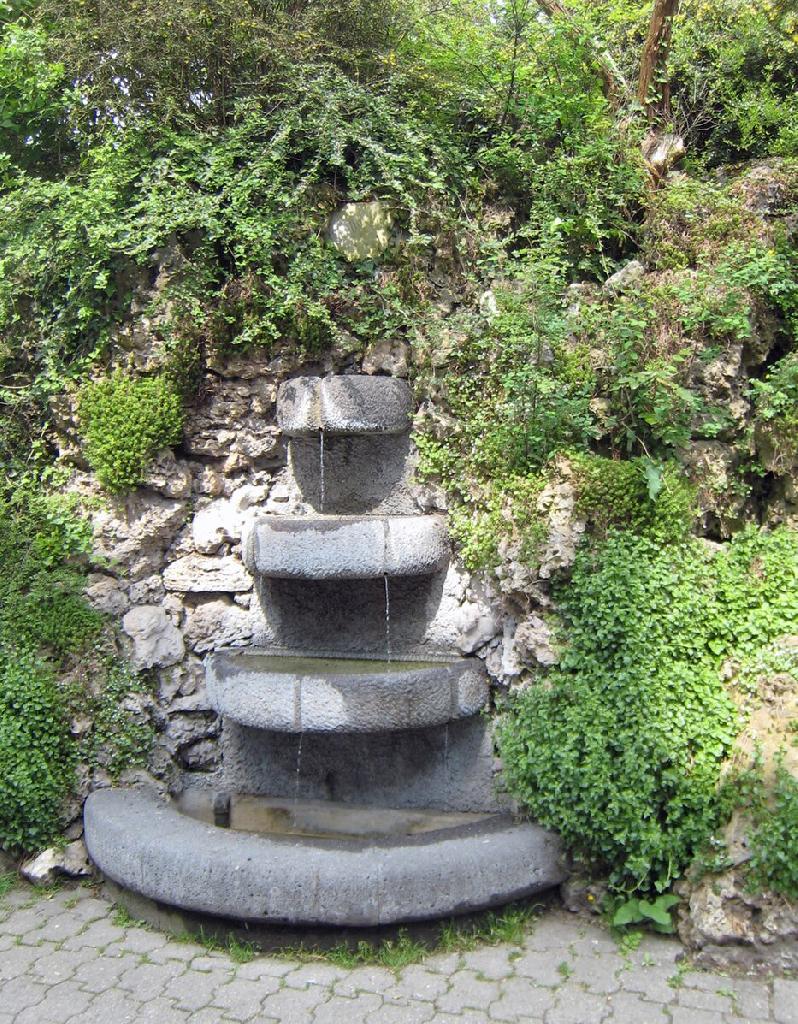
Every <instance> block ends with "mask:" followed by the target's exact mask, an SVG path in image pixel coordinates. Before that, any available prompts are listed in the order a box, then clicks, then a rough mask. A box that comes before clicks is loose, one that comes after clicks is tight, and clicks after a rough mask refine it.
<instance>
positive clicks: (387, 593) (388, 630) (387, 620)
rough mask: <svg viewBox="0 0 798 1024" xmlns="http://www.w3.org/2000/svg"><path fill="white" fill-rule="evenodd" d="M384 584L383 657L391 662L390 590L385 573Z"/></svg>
mask: <svg viewBox="0 0 798 1024" xmlns="http://www.w3.org/2000/svg"><path fill="white" fill-rule="evenodd" d="M383 580H384V582H385V657H386V658H387V660H388V661H390V660H391V590H390V585H389V583H388V575H387V573H386V574H385V575H384V576H383Z"/></svg>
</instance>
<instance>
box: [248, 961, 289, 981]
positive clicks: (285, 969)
mask: <svg viewBox="0 0 798 1024" xmlns="http://www.w3.org/2000/svg"><path fill="white" fill-rule="evenodd" d="M293 970H296V964H295V963H292V962H291V961H290V960H276V959H273V958H272V957H257V958H256V959H255V960H250V962H249V963H248V964H238V965H237V966H236V969H235V971H236V977H237V978H246V979H249V980H251V981H257V980H258V978H282V977H284V976H285V975H286V974H288V973H290V972H291V971H293Z"/></svg>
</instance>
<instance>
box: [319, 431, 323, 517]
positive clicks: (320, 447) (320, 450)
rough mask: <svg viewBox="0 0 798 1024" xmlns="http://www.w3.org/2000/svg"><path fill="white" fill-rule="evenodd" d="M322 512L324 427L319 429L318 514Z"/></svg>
mask: <svg viewBox="0 0 798 1024" xmlns="http://www.w3.org/2000/svg"><path fill="white" fill-rule="evenodd" d="M323 511H324V427H319V512H323Z"/></svg>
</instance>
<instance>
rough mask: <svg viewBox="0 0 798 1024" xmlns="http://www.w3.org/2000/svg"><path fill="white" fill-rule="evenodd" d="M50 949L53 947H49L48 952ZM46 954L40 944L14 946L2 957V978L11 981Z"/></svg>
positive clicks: (0, 974)
mask: <svg viewBox="0 0 798 1024" xmlns="http://www.w3.org/2000/svg"><path fill="white" fill-rule="evenodd" d="M50 951H52V947H48V949H47V952H50ZM45 955H46V953H45V952H43V951H42V949H41V948H40V947H38V946H17V945H14V946H12V947H11V949H9V950H7V951H6V952H5V953H3V955H2V957H0V980H5V981H10V980H11V979H12V978H18V977H19V976H20V974H24V973H25V971H27V970H28V969H29V968H30V967H31V966H32V965H33V964H34V963H36V961H37V960H39V959H40V958H41V957H42V956H45Z"/></svg>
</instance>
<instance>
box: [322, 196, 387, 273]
mask: <svg viewBox="0 0 798 1024" xmlns="http://www.w3.org/2000/svg"><path fill="white" fill-rule="evenodd" d="M392 227H393V216H392V214H391V211H390V209H389V207H388V206H387V205H386V204H385V203H383V202H380V200H379V199H375V200H373V201H372V202H370V203H345V204H344V205H343V206H342V207H341V209H340V210H338V211H337V212H336V213H334V214H333V216H332V217H331V219H330V226H329V228H328V234H329V236H330V241H331V242H332V244H333V245H334V246H335V248H336V249H337V250H338V251H339V252H341V253H343V255H344V256H346V258H347V259H348V260H352V261H354V260H368V259H374V257H375V256H379V255H380V253H382V252H384V251H385V250H386V249H387V248H388V245H389V244H390V241H391V228H392Z"/></svg>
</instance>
